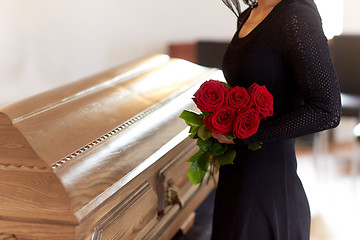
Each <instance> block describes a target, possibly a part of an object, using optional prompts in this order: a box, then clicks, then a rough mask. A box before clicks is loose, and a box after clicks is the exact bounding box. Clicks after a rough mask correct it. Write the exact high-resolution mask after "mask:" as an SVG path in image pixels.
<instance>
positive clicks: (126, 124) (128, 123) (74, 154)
mask: <svg viewBox="0 0 360 240" xmlns="http://www.w3.org/2000/svg"><path fill="white" fill-rule="evenodd" d="M172 99H173V98H169V99H166V100H165V101H163V102H159V103H158V104H156V105H155V106H154V107H151V108H149V109H147V110H145V111H144V112H141V113H140V114H138V115H136V116H135V117H133V118H131V119H129V120H128V121H126V122H124V123H122V124H121V125H119V126H118V127H116V128H114V129H113V130H111V131H110V132H107V133H105V134H104V135H102V136H101V137H99V138H97V139H95V140H93V141H92V142H90V143H88V144H87V145H85V146H83V147H82V148H80V149H78V150H76V151H74V152H72V153H71V154H70V155H68V156H66V157H64V158H63V159H61V160H59V161H57V162H56V163H54V164H52V165H51V168H52V169H53V170H56V169H58V168H59V167H63V166H64V165H65V164H66V163H68V162H70V161H72V160H73V159H74V158H75V157H78V156H79V155H80V154H83V153H84V152H86V151H88V150H89V149H91V148H93V147H94V146H96V145H98V144H99V143H101V142H103V141H105V140H107V139H108V138H110V137H112V136H114V135H116V134H117V133H119V132H121V131H123V130H125V129H126V128H128V127H130V126H131V125H133V124H134V123H136V122H138V121H139V120H141V119H143V118H145V117H146V116H148V115H149V114H151V113H153V112H155V111H156V110H158V109H160V108H161V107H163V106H164V105H166V104H167V103H169V102H170V101H171V100H172Z"/></svg>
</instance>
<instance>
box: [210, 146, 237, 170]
mask: <svg viewBox="0 0 360 240" xmlns="http://www.w3.org/2000/svg"><path fill="white" fill-rule="evenodd" d="M235 157H236V151H235V150H234V149H228V150H227V151H226V152H225V154H224V155H221V156H216V157H215V160H217V161H218V162H219V164H220V166H223V165H227V164H233V163H234V159H235Z"/></svg>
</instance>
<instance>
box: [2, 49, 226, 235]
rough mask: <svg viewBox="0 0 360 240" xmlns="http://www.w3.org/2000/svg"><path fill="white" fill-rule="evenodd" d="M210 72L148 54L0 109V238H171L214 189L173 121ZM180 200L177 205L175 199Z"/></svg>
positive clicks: (214, 72)
mask: <svg viewBox="0 0 360 240" xmlns="http://www.w3.org/2000/svg"><path fill="white" fill-rule="evenodd" d="M210 78H213V79H221V78H223V76H222V73H221V71H220V70H218V69H213V68H205V67H202V66H199V65H196V64H193V63H190V62H187V61H184V60H180V59H171V58H169V57H168V56H166V55H156V56H153V57H150V58H147V59H144V60H140V61H137V62H134V63H130V64H127V65H125V66H121V67H119V68H115V69H112V70H110V71H107V72H104V73H101V74H98V75H96V76H93V77H90V78H87V79H84V80H81V81H77V82H74V83H71V84H69V85H65V86H63V87H59V88H56V89H54V90H51V91H48V92H44V93H42V94H39V95H36V96H34V97H31V98H28V99H26V100H23V101H20V102H16V103H14V104H11V105H7V106H3V107H1V108H0V239H46V240H57V239H59V240H66V239H88V240H90V239H92V240H100V239H104V240H107V239H171V238H172V236H173V235H174V234H175V233H176V232H177V231H178V230H179V229H183V230H186V229H187V228H188V227H189V226H190V225H191V222H192V220H193V217H194V214H193V212H194V210H195V209H196V208H197V207H198V205H199V204H200V203H201V201H202V200H203V199H204V198H205V197H206V196H207V194H208V193H209V192H210V191H211V190H212V189H213V185H211V183H210V184H209V185H206V184H203V186H201V187H200V188H199V189H198V187H197V186H193V185H192V184H191V182H190V181H189V180H188V178H187V171H188V168H189V164H190V163H187V162H186V160H187V159H188V158H189V157H190V156H191V155H192V154H194V153H195V152H196V151H197V146H196V144H195V141H194V140H191V139H189V138H187V136H188V128H187V126H186V124H185V123H184V122H183V121H182V120H181V119H179V117H178V116H179V114H180V113H181V111H182V110H183V109H194V110H195V109H196V108H195V106H194V104H193V102H192V100H191V97H192V95H193V94H194V92H195V91H196V89H197V88H198V87H199V85H200V84H201V83H202V82H203V81H205V80H208V79H210ZM176 195H177V196H178V198H179V199H177V196H176Z"/></svg>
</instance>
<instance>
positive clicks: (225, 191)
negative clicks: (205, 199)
mask: <svg viewBox="0 0 360 240" xmlns="http://www.w3.org/2000/svg"><path fill="white" fill-rule="evenodd" d="M250 12H251V9H250V8H248V9H247V10H245V11H244V12H243V13H242V14H241V15H240V17H239V19H238V20H239V29H241V26H242V24H243V23H244V22H245V21H246V19H247V18H248V16H249V14H250ZM238 33H239V30H238V31H237V32H236V33H235V35H234V37H233V39H232V41H231V43H230V44H229V46H228V49H227V51H226V53H225V56H224V60H223V72H224V75H225V78H226V80H227V82H228V83H229V84H230V85H231V86H236V85H240V86H244V87H246V88H248V87H249V86H250V85H251V84H252V83H254V82H257V83H258V84H259V85H265V86H266V87H267V89H268V90H269V91H270V93H271V94H272V95H273V97H274V116H273V117H270V118H267V119H266V120H265V121H262V123H261V124H260V127H259V130H258V132H257V133H256V134H255V135H253V136H251V137H249V138H247V139H245V140H239V139H236V140H235V143H236V149H237V155H236V159H235V161H234V164H233V165H226V166H223V167H221V169H220V176H219V183H218V188H217V190H216V198H215V209H214V218H213V233H212V239H213V240H308V239H309V234H310V210H309V205H308V201H307V197H306V194H305V192H304V189H303V186H302V183H301V181H300V179H299V177H298V175H297V173H296V168H297V162H296V156H295V150H294V144H295V138H296V137H298V136H301V135H305V134H309V133H314V132H318V131H322V130H325V129H329V128H334V127H336V126H337V125H338V124H339V122H340V114H341V111H340V110H341V103H340V93H339V84H338V79H337V76H336V73H335V71H334V69H333V66H332V63H331V59H330V56H329V50H328V45H327V39H326V37H325V36H324V34H323V30H322V25H321V19H320V17H319V14H318V11H317V9H316V6H315V5H314V3H313V2H312V1H311V0H310V1H306V0H298V1H296V0H282V1H281V2H280V3H279V4H277V5H276V6H275V7H274V8H273V10H272V11H271V12H270V13H269V15H268V16H267V17H266V18H265V19H264V20H263V21H262V22H261V23H260V24H259V25H258V26H257V27H256V28H255V29H254V30H253V31H252V32H251V33H249V34H248V35H247V36H245V37H244V38H238ZM258 141H261V142H263V143H264V144H263V147H262V149H260V150H258V151H255V152H252V151H250V150H248V148H247V144H250V143H254V142H258Z"/></svg>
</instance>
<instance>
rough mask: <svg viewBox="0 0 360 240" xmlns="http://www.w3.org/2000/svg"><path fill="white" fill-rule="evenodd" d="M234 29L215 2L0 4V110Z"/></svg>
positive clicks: (353, 13)
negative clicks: (183, 43) (176, 45)
mask: <svg viewBox="0 0 360 240" xmlns="http://www.w3.org/2000/svg"><path fill="white" fill-rule="evenodd" d="M344 1H345V19H344V23H345V25H346V27H345V29H346V30H348V32H350V31H351V32H360V26H359V24H357V22H356V21H355V20H354V19H356V18H358V16H357V14H358V13H357V9H360V8H359V7H360V5H359V4H360V3H359V2H360V1H359V0H344ZM234 30H235V17H234V16H233V14H232V13H231V12H230V11H229V10H228V9H227V8H226V7H225V5H223V3H222V2H221V0H178V1H175V0H61V1H60V0H0V53H1V54H0V105H1V104H5V103H9V102H13V101H16V100H19V99H21V98H24V97H27V96H30V95H33V94H36V93H38V92H42V91H45V90H47V89H51V88H54V87H57V86H59V85H62V84H65V83H69V82H71V81H75V80H78V79H81V78H83V77H86V76H89V75H92V74H95V73H98V72H101V71H103V70H106V69H109V68H111V67H114V66H117V65H120V64H123V63H125V62H129V61H132V60H135V59H139V58H142V57H145V56H149V55H152V54H156V53H166V52H167V46H168V44H169V43H172V42H178V41H196V40H199V39H201V40H228V39H230V38H231V36H232V35H233V32H234Z"/></svg>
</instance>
